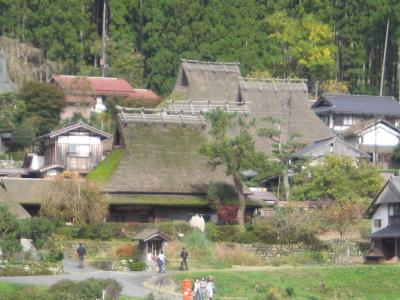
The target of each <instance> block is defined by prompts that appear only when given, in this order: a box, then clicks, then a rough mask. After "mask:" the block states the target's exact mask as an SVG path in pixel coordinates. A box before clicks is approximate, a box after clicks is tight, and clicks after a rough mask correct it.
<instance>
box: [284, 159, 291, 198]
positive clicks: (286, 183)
mask: <svg viewBox="0 0 400 300" xmlns="http://www.w3.org/2000/svg"><path fill="white" fill-rule="evenodd" d="M283 191H284V192H285V200H286V201H288V200H289V199H290V185H289V170H288V167H287V166H285V168H284V170H283Z"/></svg>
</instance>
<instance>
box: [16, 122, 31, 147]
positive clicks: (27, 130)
mask: <svg viewBox="0 0 400 300" xmlns="http://www.w3.org/2000/svg"><path fill="white" fill-rule="evenodd" d="M12 138H13V142H14V145H15V147H16V148H26V147H28V146H30V145H32V143H33V142H34V140H35V129H34V128H33V126H32V124H29V122H25V123H21V124H19V125H17V126H16V127H15V128H14V130H13V131H12Z"/></svg>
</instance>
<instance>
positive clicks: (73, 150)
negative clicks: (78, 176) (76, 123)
mask: <svg viewBox="0 0 400 300" xmlns="http://www.w3.org/2000/svg"><path fill="white" fill-rule="evenodd" d="M68 154H70V155H72V156H79V157H89V154H90V145H82V144H69V145H68Z"/></svg>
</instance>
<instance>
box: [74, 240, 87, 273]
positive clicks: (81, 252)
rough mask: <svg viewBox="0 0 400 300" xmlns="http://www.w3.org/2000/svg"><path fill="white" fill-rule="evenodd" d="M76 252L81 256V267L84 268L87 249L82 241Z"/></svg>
mask: <svg viewBox="0 0 400 300" xmlns="http://www.w3.org/2000/svg"><path fill="white" fill-rule="evenodd" d="M76 253H77V254H78V257H79V268H83V260H84V259H85V255H86V249H85V247H83V245H82V243H79V246H78V248H77V249H76Z"/></svg>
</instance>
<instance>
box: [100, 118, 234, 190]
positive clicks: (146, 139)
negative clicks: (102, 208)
mask: <svg viewBox="0 0 400 300" xmlns="http://www.w3.org/2000/svg"><path fill="white" fill-rule="evenodd" d="M119 132H120V134H121V137H122V139H121V140H122V144H123V145H124V147H125V148H126V150H125V153H124V156H123V157H122V159H121V161H120V162H119V164H118V166H117V168H116V170H115V171H114V173H113V175H112V176H111V178H110V180H109V182H108V183H107V185H106V186H105V187H104V190H105V191H106V192H110V193H116V192H119V193H126V192H130V193H153V194H160V193H161V194H176V195H205V194H206V191H207V185H208V184H209V183H210V182H215V181H224V182H228V183H231V181H230V178H228V177H227V176H226V175H225V173H224V172H223V170H221V169H218V170H215V171H213V170H211V169H210V167H209V166H208V165H207V158H206V157H205V156H203V155H201V154H199V148H200V145H201V144H203V143H204V142H205V141H206V140H207V128H206V127H205V126H203V125H201V124H199V125H196V124H190V125H189V124H187V125H185V126H183V125H182V124H168V125H165V124H162V123H151V124H147V125H146V124H145V123H144V122H129V123H125V124H123V123H120V126H119Z"/></svg>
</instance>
